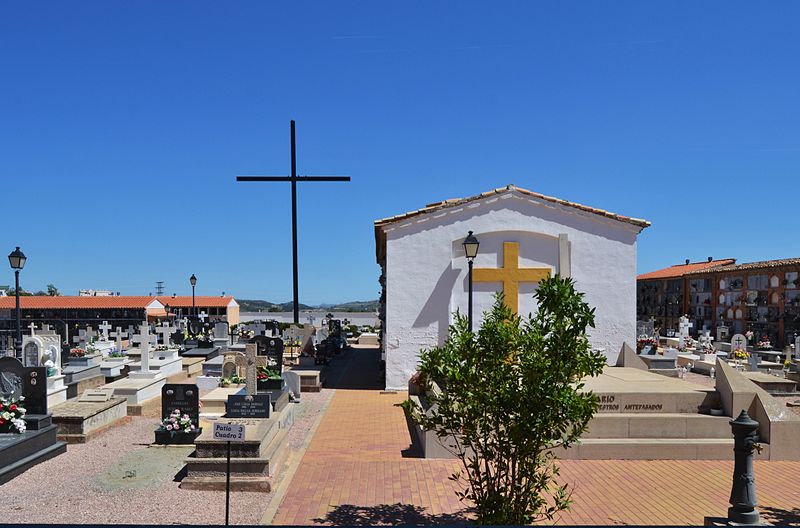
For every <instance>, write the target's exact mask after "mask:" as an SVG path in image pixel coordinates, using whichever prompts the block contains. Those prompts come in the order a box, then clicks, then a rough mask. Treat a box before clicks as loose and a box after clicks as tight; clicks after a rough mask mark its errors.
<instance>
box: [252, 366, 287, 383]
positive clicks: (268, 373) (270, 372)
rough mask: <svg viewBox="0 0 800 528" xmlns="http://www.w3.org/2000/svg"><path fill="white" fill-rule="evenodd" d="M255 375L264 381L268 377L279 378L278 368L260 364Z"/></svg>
mask: <svg viewBox="0 0 800 528" xmlns="http://www.w3.org/2000/svg"><path fill="white" fill-rule="evenodd" d="M256 376H257V378H258V379H259V380H261V381H264V380H268V379H281V375H280V374H278V369H276V368H275V367H274V366H271V365H270V366H267V365H260V366H258V367H257V368H256Z"/></svg>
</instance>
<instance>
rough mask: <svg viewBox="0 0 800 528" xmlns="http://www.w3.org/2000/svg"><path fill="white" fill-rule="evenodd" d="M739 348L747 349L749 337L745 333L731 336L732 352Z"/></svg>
mask: <svg viewBox="0 0 800 528" xmlns="http://www.w3.org/2000/svg"><path fill="white" fill-rule="evenodd" d="M737 350H744V351H745V352H746V351H747V338H746V337H745V336H744V335H743V334H734V336H733V337H731V352H736V351H737Z"/></svg>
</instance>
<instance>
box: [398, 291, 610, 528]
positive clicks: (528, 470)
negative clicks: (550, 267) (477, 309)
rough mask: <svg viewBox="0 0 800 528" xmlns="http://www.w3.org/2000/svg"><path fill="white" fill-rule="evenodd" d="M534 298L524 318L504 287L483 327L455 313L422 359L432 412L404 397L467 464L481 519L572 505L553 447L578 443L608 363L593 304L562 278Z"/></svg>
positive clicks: (522, 518)
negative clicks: (587, 384) (587, 386)
mask: <svg viewBox="0 0 800 528" xmlns="http://www.w3.org/2000/svg"><path fill="white" fill-rule="evenodd" d="M534 297H535V298H536V300H537V302H538V306H539V311H538V313H537V314H536V315H534V316H533V317H532V318H530V319H528V320H524V321H523V320H522V319H521V318H520V317H519V316H518V315H516V314H514V313H512V312H511V310H510V309H509V308H508V307H507V306H506V305H505V304H504V303H503V299H502V295H500V294H498V295H497V298H496V299H495V303H494V306H493V307H492V309H491V310H490V311H489V312H487V313H486V314H485V318H484V322H483V324H482V326H481V328H480V329H479V330H478V332H477V334H473V333H471V332H469V330H468V322H467V320H466V318H465V317H463V316H461V315H460V314H459V313H458V312H457V313H456V315H455V323H454V324H453V326H451V327H450V331H449V335H448V338H447V340H446V342H445V343H444V345H443V346H441V347H436V348H433V349H431V350H426V351H423V352H422V356H421V359H420V372H419V375H418V379H419V380H420V383H421V384H422V385H423V386H424V387H425V388H426V391H427V392H426V396H427V399H428V402H429V403H430V404H431V407H430V409H429V410H428V412H427V413H426V412H424V410H423V409H422V408H420V407H419V406H418V405H416V404H415V403H414V402H412V401H411V400H409V401H406V402H404V403H403V404H402V406H403V407H404V408H405V409H406V411H407V412H409V414H410V415H411V417H412V419H413V420H414V421H415V422H416V423H418V424H420V425H421V426H422V427H423V429H425V430H429V431H435V432H436V435H437V436H438V437H439V438H440V441H441V442H442V444H443V445H444V446H445V447H446V448H448V449H449V450H450V451H451V452H452V453H453V454H454V455H455V456H456V457H457V458H458V459H459V460H460V461H461V466H462V468H461V469H460V470H459V471H458V472H456V473H455V474H454V475H453V476H452V477H451V479H452V480H455V481H458V482H460V483H462V484H463V485H464V488H463V489H464V491H460V492H458V494H459V497H460V498H461V500H463V501H468V502H471V503H472V504H473V505H474V506H475V511H476V513H477V517H478V519H477V520H478V522H480V523H482V524H529V523H532V522H536V521H540V520H544V519H548V520H552V519H553V517H554V515H555V514H556V513H557V512H559V511H561V510H564V509H567V508H569V505H570V503H571V500H570V493H569V492H568V489H567V486H566V485H559V483H558V482H557V477H558V475H559V470H558V465H557V464H556V461H557V457H556V453H555V451H556V449H558V448H560V447H562V446H563V447H568V446H570V445H571V444H573V443H574V442H576V441H577V440H578V439H579V437H580V435H581V433H582V432H583V431H584V429H585V428H586V424H587V423H588V422H589V420H590V419H591V417H592V415H593V413H594V412H595V411H596V410H597V404H598V401H597V397H596V396H595V395H593V394H592V393H591V392H588V391H586V392H585V391H583V390H582V389H583V386H584V385H583V382H582V381H581V380H582V379H583V378H585V377H586V376H596V375H598V374H600V373H601V372H602V370H603V366H604V365H605V358H604V357H603V355H602V354H600V353H598V352H592V350H591V347H590V344H589V341H588V339H587V336H586V329H587V328H588V327H594V309H593V308H590V307H589V306H588V305H587V304H586V303H585V302H583V294H582V293H579V292H577V291H576V290H575V287H574V283H573V281H572V280H571V279H568V278H566V279H565V278H561V277H559V276H555V277H552V278H548V279H545V280H543V281H541V282H540V283H539V288H538V290H537V292H536V293H535V294H534ZM434 382H435V383H436V384H437V385H438V386H439V387H440V388H441V389H442V390H441V391H435V390H432V389H433V384H434Z"/></svg>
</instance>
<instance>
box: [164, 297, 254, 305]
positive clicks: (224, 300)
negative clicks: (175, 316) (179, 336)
mask: <svg viewBox="0 0 800 528" xmlns="http://www.w3.org/2000/svg"><path fill="white" fill-rule="evenodd" d="M156 299H158V301H159V302H160V303H161V304H163V305H167V304H168V305H169V307H170V308H190V307H191V306H192V296H191V295H176V296H175V297H171V296H167V295H159V296H158V297H156ZM194 304H195V306H207V307H212V308H225V307H226V306H239V303H237V302H236V299H234V298H233V297H231V296H230V295H228V296H226V297H213V296H211V295H198V296H196V297H195V298H194Z"/></svg>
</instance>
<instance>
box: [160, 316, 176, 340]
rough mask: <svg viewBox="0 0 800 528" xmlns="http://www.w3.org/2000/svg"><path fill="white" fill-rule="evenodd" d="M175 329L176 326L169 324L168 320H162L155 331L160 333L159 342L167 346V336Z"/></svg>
mask: <svg viewBox="0 0 800 528" xmlns="http://www.w3.org/2000/svg"><path fill="white" fill-rule="evenodd" d="M175 330H176V328H175V327H174V326H172V325H170V324H169V323H168V322H166V321H164V322H163V323H161V326H158V327H156V333H157V334H160V335H161V344H162V345H164V346H169V345H170V342H169V338H170V336H171V335H172V333H173V332H174V331H175Z"/></svg>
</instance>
